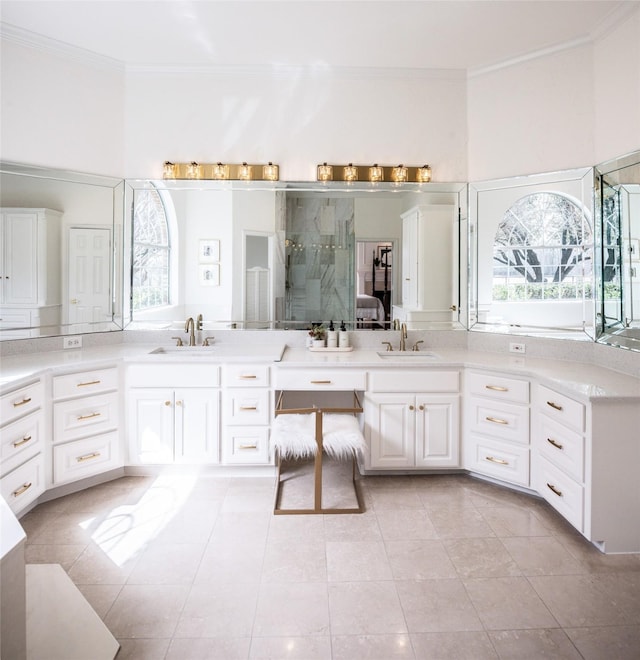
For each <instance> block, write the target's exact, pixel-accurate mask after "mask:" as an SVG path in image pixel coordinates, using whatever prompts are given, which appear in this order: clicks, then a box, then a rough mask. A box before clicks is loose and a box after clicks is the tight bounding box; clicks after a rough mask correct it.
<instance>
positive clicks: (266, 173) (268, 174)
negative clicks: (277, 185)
mask: <svg viewBox="0 0 640 660" xmlns="http://www.w3.org/2000/svg"><path fill="white" fill-rule="evenodd" d="M262 178H263V179H264V180H265V181H277V180H278V179H279V178H280V173H279V168H278V166H277V165H274V164H273V163H272V162H271V161H269V163H268V164H267V165H263V166H262Z"/></svg>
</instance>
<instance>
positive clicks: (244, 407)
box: [240, 406, 258, 410]
mask: <svg viewBox="0 0 640 660" xmlns="http://www.w3.org/2000/svg"><path fill="white" fill-rule="evenodd" d="M240 410H258V406H240Z"/></svg>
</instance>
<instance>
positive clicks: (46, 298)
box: [0, 163, 124, 340]
mask: <svg viewBox="0 0 640 660" xmlns="http://www.w3.org/2000/svg"><path fill="white" fill-rule="evenodd" d="M123 196H124V182H123V180H122V179H115V178H110V177H103V176H92V175H87V174H80V173H74V172H65V171H60V170H51V169H45V168H38V167H33V166H27V165H19V164H15V163H0V207H1V218H0V221H1V224H0V273H1V275H2V286H1V289H0V338H1V339H3V340H6V339H25V338H31V337H47V336H56V335H66V334H79V333H87V332H106V331H110V330H121V329H122V327H123V317H122V310H123V307H122V286H123V274H124V271H123V259H122V257H123V229H124V224H123V219H122V210H123Z"/></svg>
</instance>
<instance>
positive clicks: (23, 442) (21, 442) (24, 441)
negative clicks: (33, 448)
mask: <svg viewBox="0 0 640 660" xmlns="http://www.w3.org/2000/svg"><path fill="white" fill-rule="evenodd" d="M29 440H31V436H30V435H27V436H25V437H24V438H22V440H16V441H15V442H14V443H13V446H14V447H22V445H26V444H27V442H29Z"/></svg>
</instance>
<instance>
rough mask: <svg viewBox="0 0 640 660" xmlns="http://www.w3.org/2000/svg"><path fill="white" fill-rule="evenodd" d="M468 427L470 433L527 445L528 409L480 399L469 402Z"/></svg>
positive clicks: (474, 398) (512, 404)
mask: <svg viewBox="0 0 640 660" xmlns="http://www.w3.org/2000/svg"><path fill="white" fill-rule="evenodd" d="M468 405H469V426H470V428H471V430H472V431H477V432H479V433H484V434H485V435H488V436H489V437H492V438H500V439H502V440H509V441H511V442H519V443H522V444H529V408H528V407H527V406H521V405H516V404H514V403H506V402H503V401H492V400H491V399H482V398H480V397H471V398H470V400H469V404H468Z"/></svg>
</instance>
